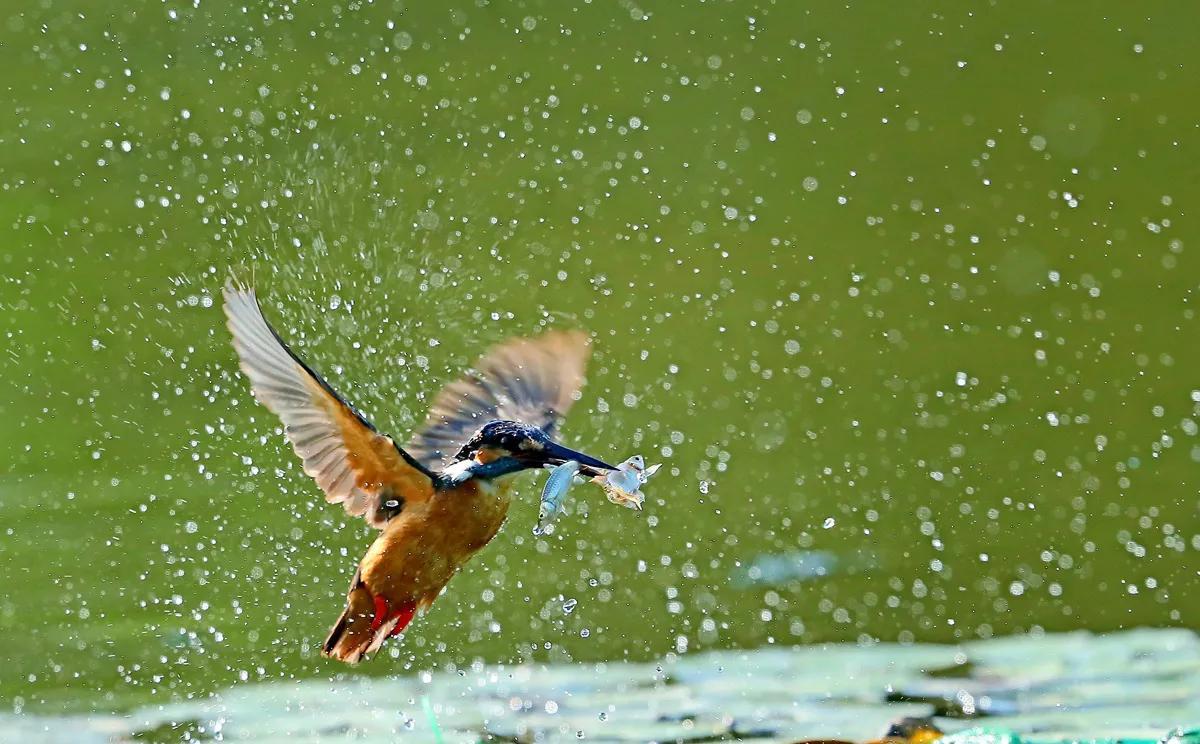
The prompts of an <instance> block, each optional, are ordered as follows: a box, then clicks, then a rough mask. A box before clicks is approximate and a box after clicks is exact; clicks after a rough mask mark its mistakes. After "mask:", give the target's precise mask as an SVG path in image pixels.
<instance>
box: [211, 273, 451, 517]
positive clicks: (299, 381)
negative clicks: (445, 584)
mask: <svg viewBox="0 0 1200 744" xmlns="http://www.w3.org/2000/svg"><path fill="white" fill-rule="evenodd" d="M225 315H226V317H227V318H228V325H229V330H230V332H231V333H232V334H233V346H234V348H235V349H236V350H237V353H238V356H239V357H240V358H241V367H242V371H243V372H244V373H245V374H246V377H248V378H249V379H250V385H251V388H252V389H253V390H254V394H255V396H256V397H257V398H258V400H259V401H260V402H261V403H262V404H263V405H265V406H266V407H267V408H268V409H270V410H271V411H273V412H274V413H275V414H276V415H277V416H279V418H280V419H282V420H283V424H284V430H285V431H286V432H287V437H288V439H289V440H291V443H292V446H293V447H294V448H295V450H296V454H297V455H299V456H300V459H301V460H302V461H303V462H304V472H305V473H307V474H308V475H310V476H312V478H313V479H314V480H316V482H317V485H318V486H320V487H321V490H322V491H324V492H325V498H326V500H327V501H329V502H330V503H335V504H336V503H340V504H342V505H343V506H344V507H345V509H346V511H347V512H348V513H350V514H352V515H355V516H362V517H363V518H364V519H365V520H366V521H367V523H368V524H371V525H372V526H374V527H383V525H384V524H385V523H386V522H387V520H388V519H389V518H390V517H392V516H394V515H395V513H396V512H397V511H399V508H401V507H402V506H403V504H404V502H414V501H425V500H428V499H429V498H430V496H431V495H432V494H433V488H434V476H433V474H432V473H431V472H430V471H429V470H428V469H427V468H425V467H423V466H422V465H421V464H420V463H419V461H418V460H416V459H414V458H413V457H411V456H410V455H409V454H408V453H406V452H404V451H403V450H402V449H400V448H399V447H397V446H396V444H395V442H393V441H392V439H391V438H390V437H388V436H386V435H383V434H380V433H379V432H377V431H376V430H375V427H374V426H372V425H371V422H369V421H368V420H367V419H366V418H365V417H364V416H363V415H362V414H360V413H359V412H358V411H356V410H354V408H352V407H351V406H350V404H349V403H347V402H346V401H345V400H343V399H342V398H341V397H340V396H339V395H338V394H337V392H335V391H334V389H333V388H331V387H330V386H329V384H328V383H326V382H325V380H323V379H321V377H320V375H318V374H317V373H316V372H314V371H313V370H312V369H311V368H310V367H309V366H308V365H306V364H305V363H304V362H303V361H301V360H300V358H299V357H297V356H296V355H295V354H294V353H293V352H292V350H291V349H289V348H288V347H287V344H285V343H284V342H283V340H282V339H281V338H280V337H279V334H277V333H276V332H275V329H274V328H272V327H271V325H270V324H269V323H267V320H266V318H264V317H263V314H262V310H261V309H260V308H259V305H258V299H257V298H256V297H255V294H254V290H253V289H248V288H246V287H242V286H240V285H237V284H235V283H234V282H232V281H230V282H229V283H228V284H226V285H225ZM393 500H395V501H397V502H399V504H398V506H391V507H389V506H388V505H387V503H388V502H390V501H393Z"/></svg>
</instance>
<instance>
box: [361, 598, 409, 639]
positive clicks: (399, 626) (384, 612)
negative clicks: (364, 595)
mask: <svg viewBox="0 0 1200 744" xmlns="http://www.w3.org/2000/svg"><path fill="white" fill-rule="evenodd" d="M373 599H374V600H375V617H373V618H371V632H372V633H374V632H375V631H377V630H379V629H380V628H381V627H383V624H384V623H386V622H387V621H389V620H391V619H392V618H396V627H394V628H392V632H391V633H389V634H388V636H389V637H390V636H394V635H399V634H400V631H402V630H404V628H405V627H407V626H408V624H409V623H410V622H412V619H413V615H416V614H417V605H416V604H415V603H413V604H406V605H401V607H400V609H398V610H396V611H395V612H390V611H389V610H388V602H387V600H386V599H384V598H383V597H382V596H379V595H376V596H375V597H373Z"/></svg>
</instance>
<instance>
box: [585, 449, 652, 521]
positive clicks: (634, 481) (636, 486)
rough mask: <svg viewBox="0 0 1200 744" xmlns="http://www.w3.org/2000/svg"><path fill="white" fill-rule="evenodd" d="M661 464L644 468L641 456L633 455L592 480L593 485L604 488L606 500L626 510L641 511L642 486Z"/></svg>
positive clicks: (643, 501) (644, 500) (642, 500)
mask: <svg viewBox="0 0 1200 744" xmlns="http://www.w3.org/2000/svg"><path fill="white" fill-rule="evenodd" d="M661 467H662V463H658V464H657V465H651V466H650V467H648V468H647V467H646V461H645V460H644V459H643V458H642V456H641V455H634V456H633V457H631V458H629V459H628V460H626V461H625V462H623V463H621V464H620V465H618V466H617V469H616V470H610V471H608V472H607V473H605V474H604V475H597V476H595V477H594V478H592V482H593V483H599V484H600V485H601V486H602V487H603V488H604V493H605V495H607V496H608V500H609V501H611V502H612V503H614V504H619V505H621V506H624V507H625V508H627V509H641V508H642V504H644V503H645V502H646V494H644V493H642V485H643V484H644V483H645V482H646V481H648V480H650V476H652V475H654V474H655V473H657V472H658V469H659V468H661Z"/></svg>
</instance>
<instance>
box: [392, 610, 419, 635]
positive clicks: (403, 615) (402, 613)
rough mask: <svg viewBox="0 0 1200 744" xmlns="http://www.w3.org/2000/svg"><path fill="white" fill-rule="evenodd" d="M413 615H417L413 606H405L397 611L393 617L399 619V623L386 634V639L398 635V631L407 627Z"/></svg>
mask: <svg viewBox="0 0 1200 744" xmlns="http://www.w3.org/2000/svg"><path fill="white" fill-rule="evenodd" d="M415 614H417V606H416V605H415V604H407V605H404V606H403V607H401V608H400V609H399V610H397V611H396V614H395V617H397V618H399V621H398V622H397V623H396V627H394V628H392V632H391V633H389V634H388V637H391V636H394V635H400V631H402V630H404V629H405V628H406V627H408V624H409V623H411V622H412V619H413V615H415Z"/></svg>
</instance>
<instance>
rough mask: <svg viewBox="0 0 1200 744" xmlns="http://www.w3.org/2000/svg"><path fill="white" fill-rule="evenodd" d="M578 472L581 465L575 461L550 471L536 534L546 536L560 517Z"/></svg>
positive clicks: (569, 461) (543, 491)
mask: <svg viewBox="0 0 1200 744" xmlns="http://www.w3.org/2000/svg"><path fill="white" fill-rule="evenodd" d="M578 472H579V463H578V462H576V461H574V460H567V461H566V462H564V463H563V464H562V465H559V466H558V467H556V468H554V469H553V470H551V471H550V475H549V477H547V478H546V485H545V487H544V488H542V503H541V507H540V508H539V509H538V523H537V529H536V530H534V532H535V533H536V534H538V535H541V534H544V533H545V532H546V528H547V527H549V526H550V525H551V524H552V523H553V522H554V520H555V519H556V518H557V517H558V515H559V512H560V511H561V510H562V503H563V501H564V500H565V499H566V497H567V491H569V490H571V483H572V482H573V481H574V480H575V475H576V474H577V473H578Z"/></svg>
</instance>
